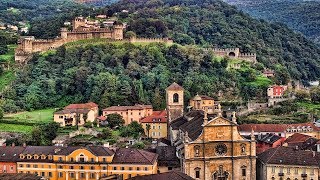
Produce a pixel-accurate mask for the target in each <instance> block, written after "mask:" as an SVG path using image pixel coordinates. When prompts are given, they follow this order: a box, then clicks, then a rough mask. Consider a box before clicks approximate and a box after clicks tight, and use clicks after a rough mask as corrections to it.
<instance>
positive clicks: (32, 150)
mask: <svg viewBox="0 0 320 180" xmlns="http://www.w3.org/2000/svg"><path fill="white" fill-rule="evenodd" d="M55 149H57V147H55V146H27V147H26V148H25V149H24V151H23V152H22V153H21V154H24V155H27V154H31V155H32V154H39V155H41V154H44V155H53V154H55Z"/></svg>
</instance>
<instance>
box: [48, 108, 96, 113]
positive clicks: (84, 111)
mask: <svg viewBox="0 0 320 180" xmlns="http://www.w3.org/2000/svg"><path fill="white" fill-rule="evenodd" d="M89 111H90V109H63V110H61V111H57V112H55V113H54V114H72V113H80V114H88V113H89Z"/></svg>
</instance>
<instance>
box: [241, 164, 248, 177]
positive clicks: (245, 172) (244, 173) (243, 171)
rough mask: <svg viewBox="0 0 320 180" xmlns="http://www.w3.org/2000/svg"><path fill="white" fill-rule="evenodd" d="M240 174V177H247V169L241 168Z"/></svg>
mask: <svg viewBox="0 0 320 180" xmlns="http://www.w3.org/2000/svg"><path fill="white" fill-rule="evenodd" d="M241 174H242V176H247V167H246V166H241Z"/></svg>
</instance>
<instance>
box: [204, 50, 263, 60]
mask: <svg viewBox="0 0 320 180" xmlns="http://www.w3.org/2000/svg"><path fill="white" fill-rule="evenodd" d="M204 50H205V51H207V52H209V51H212V52H213V53H214V54H215V55H216V56H220V57H223V56H227V57H229V58H231V59H233V58H236V59H241V60H244V61H246V62H250V63H256V62H257V55H256V54H255V53H240V49H239V48H227V49H221V48H205V49H204Z"/></svg>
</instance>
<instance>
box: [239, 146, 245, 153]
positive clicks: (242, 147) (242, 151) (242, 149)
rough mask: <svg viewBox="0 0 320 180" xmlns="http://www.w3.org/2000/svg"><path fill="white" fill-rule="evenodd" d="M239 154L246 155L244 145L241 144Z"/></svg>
mask: <svg viewBox="0 0 320 180" xmlns="http://www.w3.org/2000/svg"><path fill="white" fill-rule="evenodd" d="M240 146H241V154H246V145H245V144H241V145H240Z"/></svg>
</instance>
